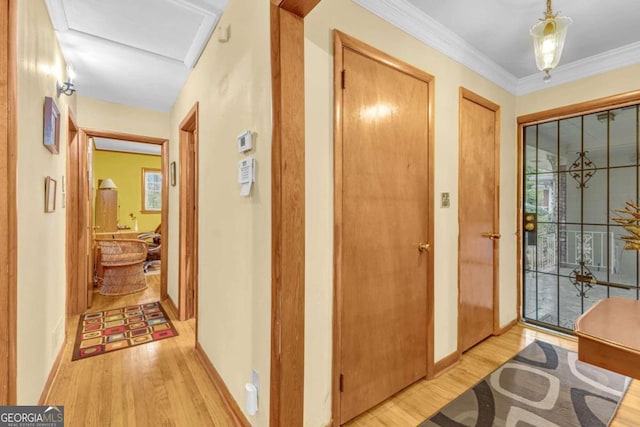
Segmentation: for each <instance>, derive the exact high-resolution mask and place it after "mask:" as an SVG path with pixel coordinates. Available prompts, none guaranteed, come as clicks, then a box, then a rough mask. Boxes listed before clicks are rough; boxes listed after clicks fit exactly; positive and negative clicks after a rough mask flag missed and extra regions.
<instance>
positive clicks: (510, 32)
mask: <svg viewBox="0 0 640 427" xmlns="http://www.w3.org/2000/svg"><path fill="white" fill-rule="evenodd" d="M255 1H266V0H255ZM352 1H354V2H355V3H357V4H359V5H361V6H363V7H364V8H366V9H368V10H369V11H371V12H372V13H374V14H376V15H378V16H380V17H381V18H382V19H384V20H386V21H388V22H389V23H391V24H392V25H395V26H397V27H398V28H400V29H402V30H404V31H406V32H407V33H408V34H410V35H412V36H414V37H416V38H417V39H419V40H421V41H422V42H424V43H426V44H428V45H430V46H432V47H434V48H435V49H437V50H439V51H441V52H442V53H444V54H445V55H447V56H449V57H451V58H453V59H454V60H456V61H458V62H460V63H462V64H464V65H466V66H467V67H469V68H470V69H472V70H474V71H476V72H477V73H479V74H480V75H482V76H484V77H486V78H487V79H489V80H491V81H493V82H494V83H496V84H497V85H498V86H500V87H502V88H504V89H506V90H508V91H509V92H511V93H513V94H517V95H522V94H525V93H529V92H533V91H536V90H540V89H544V88H548V87H550V86H554V85H558V84H562V83H566V82H569V81H573V80H577V79H580V78H584V77H587V76H590V75H595V74H598V73H602V72H605V71H609V70H613V69H616V68H621V67H624V66H627V65H631V64H638V63H640V24H639V23H638V22H639V21H640V0H616V1H615V2H606V1H602V0H555V1H554V2H553V9H554V11H556V12H558V11H559V12H561V14H562V15H566V16H569V17H571V18H572V19H573V23H572V24H571V26H570V27H569V30H568V35H567V40H566V43H565V49H564V53H563V56H562V59H561V62H560V66H558V68H556V69H555V70H553V71H552V73H551V74H552V76H553V78H552V80H551V82H550V83H548V84H546V85H545V84H544V83H542V73H541V72H538V71H537V69H536V67H535V61H534V58H533V46H532V43H531V40H530V36H529V29H530V28H531V27H532V26H533V24H535V23H536V22H537V20H538V19H539V18H541V17H542V16H543V12H544V10H545V8H546V2H545V0H482V1H479V0H447V1H443V0H352ZM46 2H47V6H48V8H49V14H50V16H51V19H52V22H53V25H54V28H55V29H56V33H57V36H58V40H59V41H60V45H61V47H62V51H63V53H64V56H65V59H66V60H67V62H69V63H71V64H73V66H74V68H75V70H76V80H75V83H76V87H77V89H78V93H79V94H80V95H82V96H86V97H90V98H96V99H101V100H105V101H109V102H115V103H120V104H126V105H132V106H137V107H142V108H149V109H153V110H158V111H169V110H170V109H171V107H172V106H173V103H174V102H175V99H176V97H177V95H178V93H179V91H180V89H181V88H182V86H183V85H184V82H185V81H186V79H187V77H188V75H189V72H190V70H191V68H192V67H193V66H194V64H195V63H196V61H197V60H198V58H199V56H200V54H201V52H202V49H203V48H204V46H205V45H206V43H207V41H208V39H209V37H210V36H211V33H212V31H213V30H214V28H215V25H216V23H217V22H218V20H219V18H220V15H221V14H222V11H223V10H224V7H225V6H226V2H227V0H108V1H107V0H46Z"/></svg>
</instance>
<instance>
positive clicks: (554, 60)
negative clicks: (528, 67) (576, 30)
mask: <svg viewBox="0 0 640 427" xmlns="http://www.w3.org/2000/svg"><path fill="white" fill-rule="evenodd" d="M569 24H571V18H569V17H567V16H558V14H557V13H553V11H552V10H551V0H547V11H546V12H545V13H544V19H540V22H538V23H537V24H536V25H534V26H533V27H532V28H531V31H530V34H531V36H532V37H533V49H534V53H535V56H536V65H537V66H538V69H539V70H540V71H544V73H545V76H544V78H543V79H542V80H544V82H545V83H546V82H548V81H549V80H551V74H549V71H551V70H553V69H554V68H555V67H556V66H557V65H558V62H560V56H561V55H562V48H563V47H564V39H565V37H566V36H567V27H568V26H569Z"/></svg>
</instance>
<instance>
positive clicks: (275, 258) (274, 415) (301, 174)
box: [261, 0, 320, 427]
mask: <svg viewBox="0 0 640 427" xmlns="http://www.w3.org/2000/svg"><path fill="white" fill-rule="evenodd" d="M261 1H266V0H261ZM319 2H320V0H270V2H269V4H270V20H271V23H270V27H271V32H270V33H271V43H270V44H271V94H272V96H271V100H272V120H273V127H272V138H271V351H270V353H271V373H270V374H271V375H270V379H271V381H270V385H269V386H270V402H269V425H270V426H272V427H279V426H283V427H288V426H298V425H302V424H303V423H304V422H303V420H304V414H303V412H304V317H305V292H304V291H305V289H304V287H305V280H304V274H305V251H304V247H305V230H304V228H305V164H304V162H305V160H304V159H305V155H304V153H305V149H304V145H305V135H304V123H305V108H304V104H305V94H304V87H305V86H304V42H305V39H304V17H305V16H306V15H307V14H308V13H309V12H311V10H313V8H314V7H315V6H316V5H317V4H318V3H319Z"/></svg>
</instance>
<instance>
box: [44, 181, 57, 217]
mask: <svg viewBox="0 0 640 427" xmlns="http://www.w3.org/2000/svg"><path fill="white" fill-rule="evenodd" d="M57 184H58V183H57V182H56V180H55V179H53V178H51V177H50V176H48V177H46V178H45V179H44V211H45V212H47V213H49V212H55V211H56V186H57Z"/></svg>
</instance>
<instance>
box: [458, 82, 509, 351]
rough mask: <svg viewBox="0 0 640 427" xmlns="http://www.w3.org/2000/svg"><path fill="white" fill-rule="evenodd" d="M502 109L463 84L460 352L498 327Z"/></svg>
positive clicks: (459, 269) (460, 212)
mask: <svg viewBox="0 0 640 427" xmlns="http://www.w3.org/2000/svg"><path fill="white" fill-rule="evenodd" d="M499 112H500V107H499V106H498V105H496V104H494V103H492V102H490V101H488V100H486V99H484V98H482V97H480V96H478V95H476V94H474V93H473V92H471V91H469V90H466V89H464V88H461V89H460V124H459V126H460V142H459V144H460V151H459V171H460V172H459V200H460V202H459V214H458V215H459V227H460V230H459V258H458V292H459V297H458V300H459V304H458V350H459V352H464V351H466V350H468V349H469V348H471V347H472V346H474V345H475V344H477V343H478V342H480V341H482V340H484V339H485V338H487V337H489V336H490V335H492V334H495V333H497V332H498V329H499V323H498V312H499V311H498V242H499V233H500V231H499V225H500V222H499V182H500V180H499V135H500V133H499V123H500V113H499ZM489 234H493V235H494V236H492V237H490V236H489Z"/></svg>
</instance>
